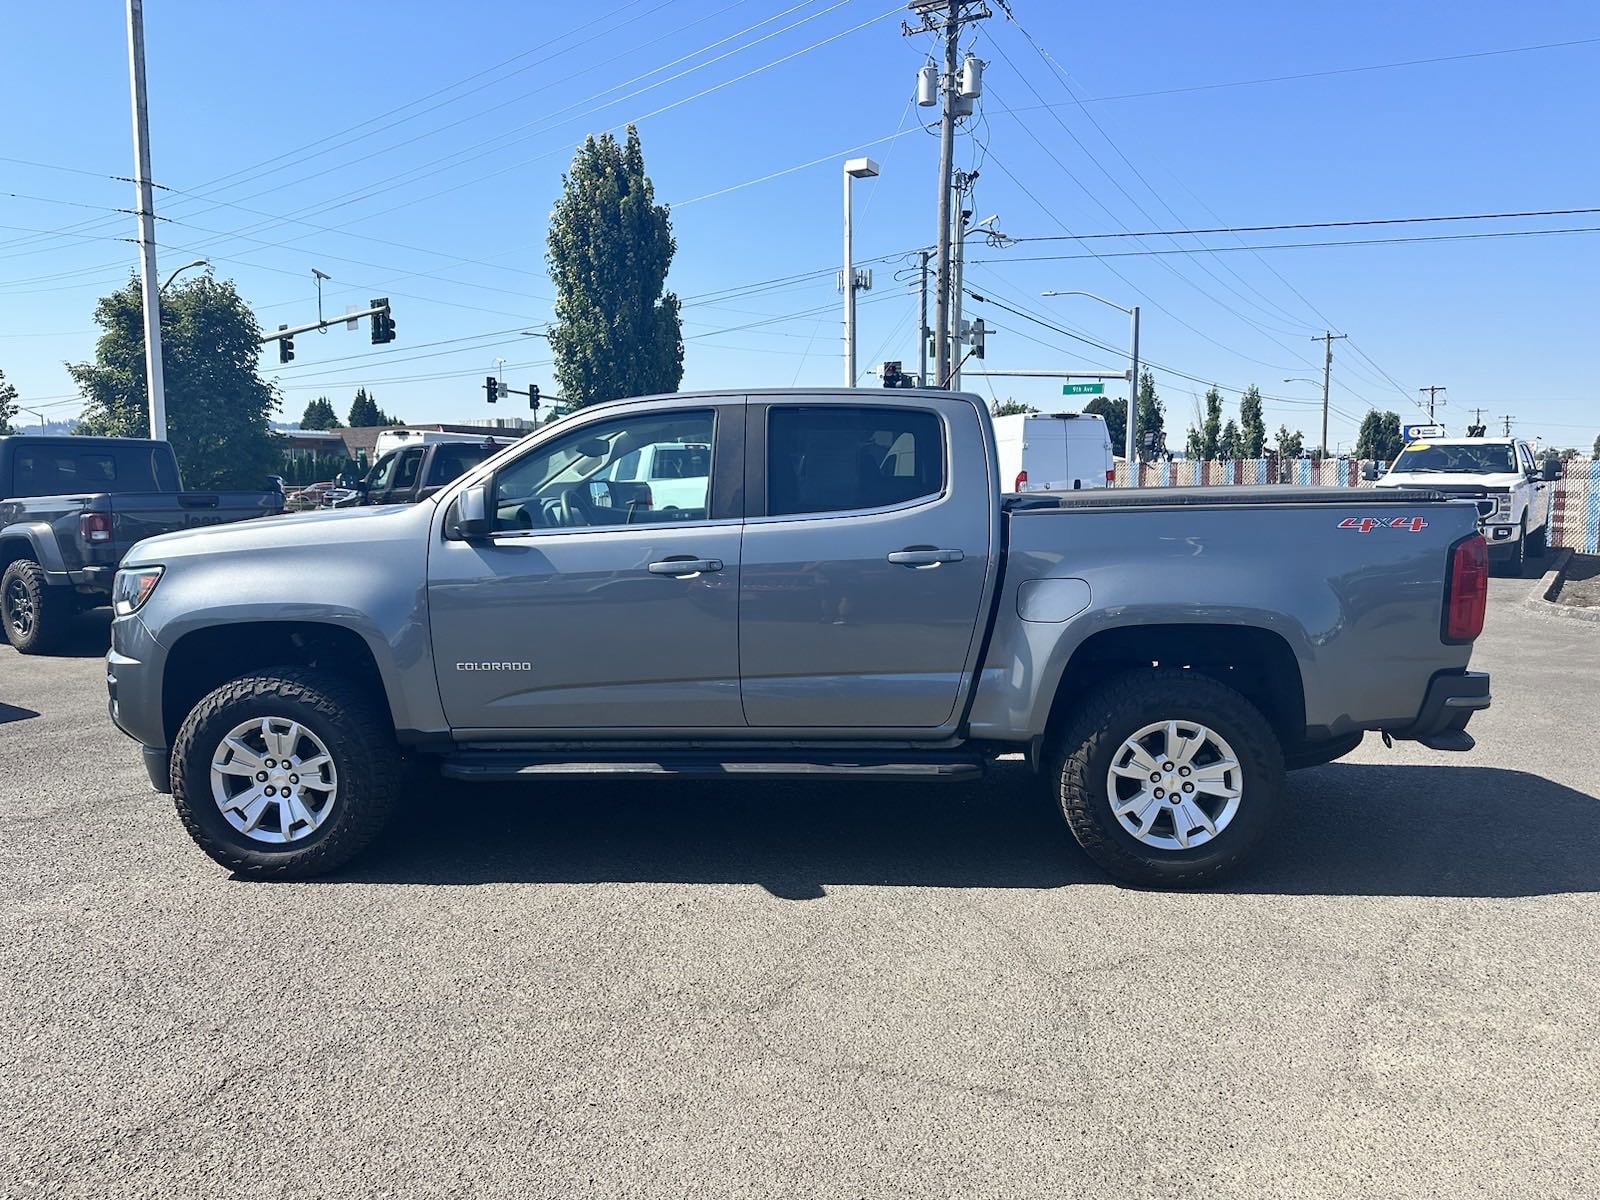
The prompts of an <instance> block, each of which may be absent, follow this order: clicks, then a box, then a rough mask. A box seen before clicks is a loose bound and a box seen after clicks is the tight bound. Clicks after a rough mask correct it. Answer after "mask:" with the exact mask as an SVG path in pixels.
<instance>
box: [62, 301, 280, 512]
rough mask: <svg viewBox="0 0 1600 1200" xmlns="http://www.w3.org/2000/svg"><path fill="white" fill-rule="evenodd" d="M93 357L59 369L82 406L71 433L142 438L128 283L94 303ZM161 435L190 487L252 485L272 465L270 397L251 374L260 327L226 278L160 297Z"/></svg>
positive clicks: (138, 336) (138, 344)
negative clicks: (164, 411)
mask: <svg viewBox="0 0 1600 1200" xmlns="http://www.w3.org/2000/svg"><path fill="white" fill-rule="evenodd" d="M95 322H96V323H97V324H98V325H99V326H100V327H101V329H102V330H104V332H103V333H102V334H101V335H100V340H99V341H98V342H97V343H96V344H95V360H94V361H93V362H92V363H77V364H69V365H68V366H67V373H68V374H70V375H71V376H72V379H73V381H74V382H75V383H76V384H77V385H78V388H79V390H80V391H82V392H83V395H84V398H85V400H86V401H87V403H86V404H85V405H84V410H83V419H82V420H81V421H80V422H79V424H78V427H77V430H76V432H78V433H83V434H91V435H109V436H112V437H148V436H149V435H150V425H149V420H148V416H147V413H146V408H145V404H146V398H145V397H146V393H145V370H144V306H143V303H142V301H141V299H140V295H139V283H138V281H137V280H129V282H128V284H127V286H126V287H123V288H121V289H119V290H117V291H115V292H112V293H111V295H109V296H105V297H102V298H101V300H100V303H99V304H97V305H96V306H95ZM161 346H162V373H163V377H164V379H165V381H166V399H167V439H168V440H169V441H170V442H171V443H172V449H173V453H175V454H176V455H177V456H178V465H179V466H180V467H181V468H182V470H183V477H184V482H185V484H186V485H187V486H188V487H191V488H196V489H212V488H230V487H233V488H256V487H260V486H261V482H262V478H263V477H264V476H265V475H267V474H269V473H271V472H273V471H275V470H277V468H278V466H279V465H280V458H281V456H280V454H279V452H278V449H277V447H276V446H275V445H274V444H273V440H272V431H271V425H270V421H271V418H272V414H273V413H274V412H276V411H277V408H278V398H277V395H276V393H275V392H274V391H273V389H272V386H271V385H270V384H268V383H266V382H265V381H264V380H263V379H262V378H261V376H260V375H259V374H258V373H257V370H256V362H257V359H258V358H259V357H260V353H261V327H260V326H259V325H257V324H256V319H255V316H254V314H252V313H251V311H250V308H249V306H248V305H247V304H245V302H244V299H243V298H242V297H241V296H240V295H239V292H238V289H237V288H235V287H234V285H233V282H232V280H227V279H220V280H219V279H216V278H213V277H212V276H211V275H197V276H191V277H190V278H189V279H187V280H185V281H184V282H183V283H181V284H180V285H178V286H177V287H175V288H172V289H170V290H169V291H167V292H166V293H165V294H164V295H163V297H162V300H161Z"/></svg>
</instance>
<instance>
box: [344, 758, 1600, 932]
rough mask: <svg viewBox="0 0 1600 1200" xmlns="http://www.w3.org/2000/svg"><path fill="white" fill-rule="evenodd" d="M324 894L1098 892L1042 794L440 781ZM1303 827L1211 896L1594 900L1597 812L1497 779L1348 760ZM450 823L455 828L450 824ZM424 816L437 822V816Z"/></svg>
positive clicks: (1018, 779) (1022, 788) (1003, 772)
mask: <svg viewBox="0 0 1600 1200" xmlns="http://www.w3.org/2000/svg"><path fill="white" fill-rule="evenodd" d="M425 790H431V794H429V795H428V796H427V797H426V799H424V800H419V801H418V802H416V803H415V804H413V805H412V807H411V808H410V809H408V810H407V811H406V812H404V813H403V814H402V815H401V817H400V819H399V820H397V821H396V822H395V826H394V828H393V829H392V830H391V832H390V833H389V834H388V835H387V836H386V837H385V838H384V839H382V841H381V842H380V843H379V844H378V845H376V846H374V847H373V848H372V849H371V850H370V851H368V853H367V854H365V855H363V856H362V858H361V859H360V860H358V861H357V862H356V863H355V864H352V866H351V867H350V868H348V869H347V870H345V871H343V872H341V873H339V874H337V875H335V876H332V877H330V878H329V879H328V880H327V882H330V883H339V882H347V883H380V884H381V883H396V884H402V883H403V884H433V885H445V886H450V885H461V886H466V885H474V884H484V883H500V882H547V883H718V884H726V883H753V884H758V885H760V886H762V887H764V888H765V889H766V890H767V891H768V892H770V893H772V894H773V895H775V896H781V897H785V898H790V899H796V900H801V899H812V898H817V897H821V896H823V895H825V894H826V889H827V888H828V887H829V886H830V885H851V884H872V885H879V886H900V887H963V888H996V887H998V888H1057V887H1064V886H1067V885H1070V884H1081V883H1092V884H1104V883H1106V882H1107V880H1106V877H1105V876H1104V875H1103V874H1102V873H1101V872H1100V870H1099V869H1098V868H1097V867H1096V866H1095V865H1094V864H1093V863H1091V862H1090V861H1089V860H1088V859H1087V858H1086V857H1085V856H1084V855H1083V853H1082V852H1081V851H1080V850H1079V849H1078V847H1077V846H1076V844H1074V843H1073V841H1072V839H1071V836H1070V835H1069V834H1068V833H1067V831H1066V829H1065V827H1064V826H1063V825H1062V823H1061V820H1060V818H1059V816H1058V815H1057V813H1056V812H1055V810H1054V809H1053V807H1052V806H1051V804H1050V802H1049V800H1048V799H1047V798H1046V796H1045V794H1044V789H1043V787H1042V786H1041V785H1040V784H1039V783H1038V781H1037V780H1036V779H1034V778H1033V777H1032V776H1030V775H1029V774H1028V773H1027V772H1026V771H1025V770H1024V769H1022V768H1021V767H1020V765H1018V766H1011V765H1008V764H1002V766H1001V768H1000V770H998V771H997V772H996V773H995V775H994V776H993V777H992V778H991V779H990V780H989V781H988V782H987V783H985V784H983V785H981V786H944V787H927V786H922V785H910V784H882V783H876V784H872V785H869V786H863V785H852V786H849V787H843V786H837V785H835V786H825V785H823V786H819V785H813V784H789V783H765V784H759V785H753V784H732V783H728V784H723V783H711V784H705V783H698V784H687V783H685V784H648V785H646V784H632V785H629V784H621V783H607V784H582V783H577V784H560V785H554V784H550V785H545V786H543V787H540V788H538V789H537V790H533V789H527V788H519V787H509V786H495V787H490V786H486V785H478V786H470V785H450V784H445V783H439V784H436V785H433V788H432V789H425ZM1289 790H1290V796H1291V799H1292V802H1293V806H1294V808H1293V811H1292V813H1291V816H1290V818H1289V820H1288V821H1287V823H1286V824H1285V826H1284V827H1283V828H1282V829H1281V831H1280V833H1279V834H1278V835H1277V837H1276V840H1275V842H1274V844H1273V845H1271V846H1270V847H1269V848H1268V849H1267V850H1266V851H1265V852H1264V853H1263V855H1262V856H1261V858H1260V859H1259V860H1258V861H1257V863H1256V864H1255V865H1254V866H1253V867H1252V868H1250V870H1249V871H1247V872H1245V873H1243V874H1241V875H1239V876H1236V877H1234V878H1233V879H1230V880H1228V881H1225V882H1224V883H1222V884H1220V885H1218V886H1217V887H1216V888H1214V889H1211V890H1215V891H1221V892H1234V893H1246V894H1281V895H1373V896H1461V897H1510V896H1536V895H1546V894H1552V893H1562V892H1589V891H1600V797H1597V796H1595V795H1590V794H1586V793H1584V792H1579V791H1575V790H1573V789H1572V788H1568V787H1565V786H1563V785H1561V784H1558V783H1553V782H1551V781H1550V780H1547V779H1543V778H1541V777H1540V776H1537V775H1532V774H1529V773H1527V772H1522V771H1510V770H1501V769H1498V768H1492V767H1468V766H1462V767H1456V766H1418V765H1397V766H1375V765H1368V764H1344V763H1338V764H1333V765H1331V766H1327V767H1320V768H1317V769H1314V770H1310V771H1302V772H1297V773H1296V774H1295V775H1293V776H1291V777H1290V785H1289ZM441 810H442V811H443V812H445V813H447V814H448V819H447V820H440V819H438V818H439V815H440V812H441ZM424 813H426V814H427V816H426V819H424Z"/></svg>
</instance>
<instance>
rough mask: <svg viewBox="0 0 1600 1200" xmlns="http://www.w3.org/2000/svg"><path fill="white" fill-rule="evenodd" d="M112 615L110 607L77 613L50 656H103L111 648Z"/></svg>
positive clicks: (70, 620) (68, 623)
mask: <svg viewBox="0 0 1600 1200" xmlns="http://www.w3.org/2000/svg"><path fill="white" fill-rule="evenodd" d="M111 616H112V613H111V609H110V608H109V607H106V608H91V609H89V610H88V611H87V612H81V613H75V614H74V615H73V616H72V617H71V618H70V619H69V620H68V622H67V625H66V629H65V631H64V633H63V635H62V638H61V641H60V643H59V644H57V646H56V647H55V649H54V650H52V651H51V652H50V657H52V658H103V657H104V656H105V652H106V651H107V650H109V649H111Z"/></svg>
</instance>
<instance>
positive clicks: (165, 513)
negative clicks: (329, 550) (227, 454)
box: [108, 492, 283, 551]
mask: <svg viewBox="0 0 1600 1200" xmlns="http://www.w3.org/2000/svg"><path fill="white" fill-rule="evenodd" d="M108 499H109V500H110V502H111V531H112V543H113V545H115V546H116V547H117V548H118V550H119V551H126V550H127V549H128V548H129V547H130V546H132V545H133V544H134V543H135V542H142V541H143V540H144V539H145V538H152V537H155V536H156V535H157V534H162V533H175V532H177V531H179V530H183V529H192V528H195V527H196V526H200V525H225V524H227V523H228V522H230V521H244V520H248V519H249V518H251V517H264V516H269V515H271V514H273V513H276V512H281V511H282V508H283V497H282V496H280V495H278V494H277V493H275V492H149V493H137V492H136V493H121V494H113V495H111V496H109V497H108Z"/></svg>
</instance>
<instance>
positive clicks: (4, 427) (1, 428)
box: [0, 371, 17, 437]
mask: <svg viewBox="0 0 1600 1200" xmlns="http://www.w3.org/2000/svg"><path fill="white" fill-rule="evenodd" d="M16 416H17V388H16V385H15V384H10V383H7V382H6V373H5V372H4V371H0V437H5V435H6V434H8V433H16V432H17V427H16V426H15V425H13V424H12V423H11V422H12V421H14V420H15V419H16Z"/></svg>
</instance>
